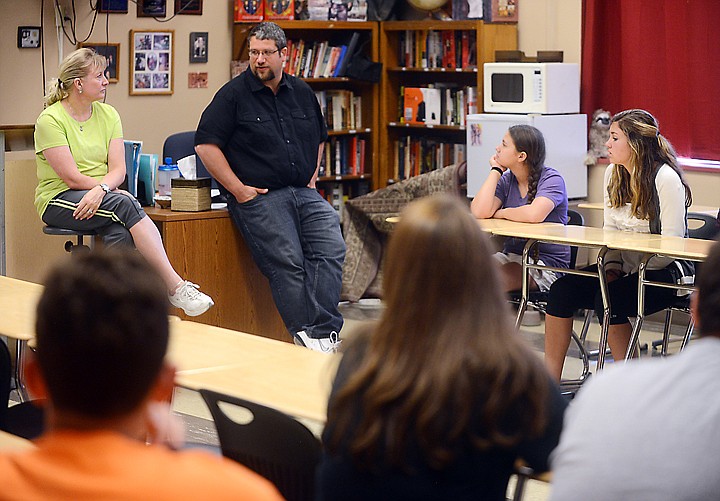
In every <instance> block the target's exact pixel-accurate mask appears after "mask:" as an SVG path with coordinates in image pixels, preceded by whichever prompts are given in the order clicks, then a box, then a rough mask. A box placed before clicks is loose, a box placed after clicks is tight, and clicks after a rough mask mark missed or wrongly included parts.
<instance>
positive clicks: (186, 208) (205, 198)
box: [170, 177, 211, 212]
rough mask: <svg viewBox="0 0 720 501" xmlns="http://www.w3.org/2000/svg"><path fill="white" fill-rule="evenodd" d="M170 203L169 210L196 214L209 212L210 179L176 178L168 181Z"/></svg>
mask: <svg viewBox="0 0 720 501" xmlns="http://www.w3.org/2000/svg"><path fill="white" fill-rule="evenodd" d="M170 183H171V187H172V195H171V196H172V203H171V205H170V210H175V211H183V212H198V211H203V210H210V203H211V199H210V178H209V177H201V178H198V179H184V178H176V179H173V180H172V181H170Z"/></svg>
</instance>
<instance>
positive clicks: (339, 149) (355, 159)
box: [318, 136, 367, 177]
mask: <svg viewBox="0 0 720 501" xmlns="http://www.w3.org/2000/svg"><path fill="white" fill-rule="evenodd" d="M366 149H367V141H366V140H365V139H363V138H361V137H358V136H345V137H331V138H330V139H329V140H328V141H327V142H326V143H325V156H324V158H323V159H321V161H320V169H319V172H318V175H319V176H320V177H325V176H358V175H360V174H363V173H365V150H366Z"/></svg>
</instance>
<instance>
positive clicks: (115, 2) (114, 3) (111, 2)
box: [100, 0, 128, 14]
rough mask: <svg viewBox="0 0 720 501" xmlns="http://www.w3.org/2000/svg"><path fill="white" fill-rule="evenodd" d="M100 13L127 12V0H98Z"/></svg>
mask: <svg viewBox="0 0 720 501" xmlns="http://www.w3.org/2000/svg"><path fill="white" fill-rule="evenodd" d="M100 12H101V13H102V14H127V13H128V0H100Z"/></svg>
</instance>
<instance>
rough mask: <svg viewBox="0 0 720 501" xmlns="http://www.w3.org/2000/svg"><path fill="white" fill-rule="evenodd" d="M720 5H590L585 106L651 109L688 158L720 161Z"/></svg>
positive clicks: (672, 1) (588, 1) (591, 0)
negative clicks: (719, 131)
mask: <svg viewBox="0 0 720 501" xmlns="http://www.w3.org/2000/svg"><path fill="white" fill-rule="evenodd" d="M719 25H720V1H719V0H622V1H620V0H611V1H609V0H584V1H583V40H582V77H581V80H582V91H581V108H582V112H583V113H587V114H588V116H591V115H592V112H593V111H594V110H596V109H597V108H604V109H606V110H608V111H610V112H612V113H617V112H618V111H622V110H624V109H628V108H643V109H646V110H648V111H649V112H651V113H652V114H653V115H655V117H656V118H657V119H658V121H659V122H660V130H661V132H662V134H663V135H664V136H665V137H667V138H668V140H669V141H670V142H671V143H672V144H673V145H674V146H675V149H676V150H677V152H678V154H679V155H680V156H684V157H691V158H700V159H706V160H720V134H719V133H718V130H720V28H718V26H719Z"/></svg>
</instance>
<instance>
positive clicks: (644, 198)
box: [607, 109, 692, 221]
mask: <svg viewBox="0 0 720 501" xmlns="http://www.w3.org/2000/svg"><path fill="white" fill-rule="evenodd" d="M612 122H615V123H617V124H618V127H619V128H620V130H622V131H623V132H624V133H625V135H626V136H627V140H628V144H629V145H630V150H631V153H630V161H629V162H628V163H629V164H630V165H628V166H627V167H629V168H630V169H631V170H632V175H631V174H630V173H629V172H628V171H627V169H625V167H624V166H622V165H620V164H615V167H614V169H613V171H612V174H611V176H610V182H609V183H608V187H607V190H608V196H609V198H610V206H611V207H615V208H618V207H623V206H624V205H625V204H627V203H629V204H630V210H631V213H632V215H633V216H635V217H637V218H638V219H646V220H651V221H652V220H653V219H655V218H656V217H660V207H658V201H657V199H656V198H655V197H653V191H654V190H655V172H656V169H658V168H659V167H660V166H661V165H662V164H667V165H669V166H670V167H671V168H672V169H673V170H674V171H675V172H677V175H678V176H679V177H680V181H681V182H682V184H683V186H684V187H685V207H690V205H691V204H692V193H691V192H690V186H688V184H687V182H686V181H685V177H684V176H683V172H682V169H681V168H680V166H679V165H678V161H677V155H676V154H675V149H674V148H673V147H672V145H671V144H670V142H669V141H668V140H667V139H665V136H663V135H662V134H660V128H659V126H658V123H657V120H656V119H655V117H654V116H652V115H651V114H650V113H648V112H647V111H645V110H639V109H632V110H625V111H621V112H620V113H618V114H616V115H615V116H614V117H613V118H612Z"/></svg>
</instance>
